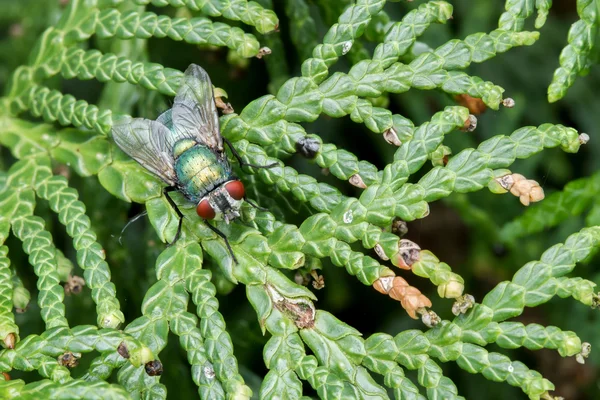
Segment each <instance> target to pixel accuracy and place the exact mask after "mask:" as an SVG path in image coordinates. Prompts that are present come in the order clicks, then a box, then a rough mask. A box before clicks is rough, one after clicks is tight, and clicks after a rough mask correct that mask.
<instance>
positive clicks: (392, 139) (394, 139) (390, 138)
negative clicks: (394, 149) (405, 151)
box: [383, 127, 402, 147]
mask: <svg viewBox="0 0 600 400" xmlns="http://www.w3.org/2000/svg"><path fill="white" fill-rule="evenodd" d="M383 138H384V139H385V141H386V142H388V143H389V144H392V145H394V146H398V147H400V146H402V142H401V141H400V138H399V137H398V133H397V132H396V130H395V129H394V128H393V127H392V128H390V129H388V130H387V131H385V132H383Z"/></svg>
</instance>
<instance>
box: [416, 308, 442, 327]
mask: <svg viewBox="0 0 600 400" xmlns="http://www.w3.org/2000/svg"><path fill="white" fill-rule="evenodd" d="M417 313H419V314H421V322H423V324H424V325H425V326H426V327H428V328H433V327H434V326H436V325H437V324H439V323H440V322H442V319H441V318H440V317H439V316H438V315H437V314H436V313H435V312H433V311H431V310H428V309H426V308H421V309H419V310H417Z"/></svg>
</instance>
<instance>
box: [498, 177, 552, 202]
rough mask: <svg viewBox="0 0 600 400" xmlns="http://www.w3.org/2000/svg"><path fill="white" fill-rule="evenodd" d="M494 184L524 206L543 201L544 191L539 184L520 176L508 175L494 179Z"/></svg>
mask: <svg viewBox="0 0 600 400" xmlns="http://www.w3.org/2000/svg"><path fill="white" fill-rule="evenodd" d="M496 182H498V184H500V186H502V188H504V189H506V190H508V191H510V193H511V194H512V195H514V196H517V197H518V198H519V201H520V202H521V204H523V205H524V206H528V205H529V204H530V203H535V202H538V201H541V200H543V199H544V189H542V187H541V186H540V184H539V183H537V182H536V181H534V180H532V179H527V178H525V177H524V176H523V175H521V174H510V175H505V176H501V177H499V178H496Z"/></svg>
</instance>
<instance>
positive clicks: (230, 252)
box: [203, 220, 238, 264]
mask: <svg viewBox="0 0 600 400" xmlns="http://www.w3.org/2000/svg"><path fill="white" fill-rule="evenodd" d="M203 221H204V223H205V224H206V226H208V227H209V228H210V230H211V231H213V232H214V233H216V234H217V235H219V236H220V237H221V239H223V240H224V241H225V245H226V246H227V250H229V254H231V258H233V261H234V262H235V263H236V264H238V260H237V258H235V254H233V249H232V248H231V245H230V244H229V240H227V236H225V234H224V233H223V232H221V231H220V230H218V229H217V228H215V227H214V226H212V225H211V224H209V223H208V221H207V220H203Z"/></svg>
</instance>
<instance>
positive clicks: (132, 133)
mask: <svg viewBox="0 0 600 400" xmlns="http://www.w3.org/2000/svg"><path fill="white" fill-rule="evenodd" d="M170 135H171V132H170V131H169V130H168V129H167V128H166V127H165V126H164V125H163V124H161V123H159V122H156V121H151V120H149V119H144V118H130V117H123V118H121V119H119V120H118V121H116V122H115V123H114V124H113V127H112V137H113V139H114V141H115V143H116V144H117V145H118V146H119V147H120V148H121V150H123V151H124V152H125V153H127V154H128V155H129V156H130V157H131V158H133V159H134V160H135V161H137V162H138V163H140V164H141V165H142V166H143V167H144V168H146V169H147V170H148V171H150V172H152V173H153V174H154V175H156V176H158V177H159V178H161V179H162V180H163V181H165V182H166V183H168V184H169V185H171V186H174V185H175V181H176V175H175V169H174V167H173V156H172V155H171V146H169V143H168V138H169V136H170Z"/></svg>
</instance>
